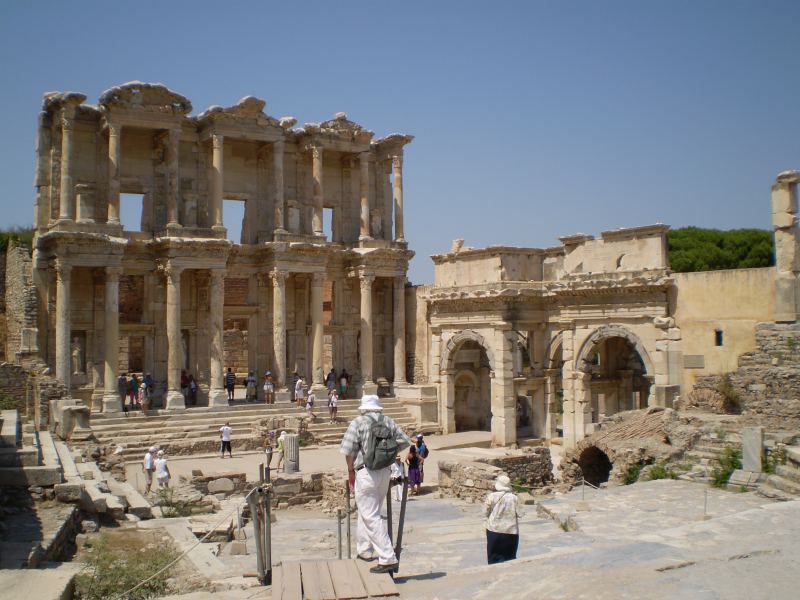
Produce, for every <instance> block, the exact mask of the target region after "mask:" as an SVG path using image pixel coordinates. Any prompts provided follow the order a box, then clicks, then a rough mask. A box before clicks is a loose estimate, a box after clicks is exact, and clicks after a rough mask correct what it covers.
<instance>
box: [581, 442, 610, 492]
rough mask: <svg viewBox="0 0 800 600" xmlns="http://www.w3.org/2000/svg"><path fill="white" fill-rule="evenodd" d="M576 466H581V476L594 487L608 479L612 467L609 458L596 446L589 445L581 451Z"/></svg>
mask: <svg viewBox="0 0 800 600" xmlns="http://www.w3.org/2000/svg"><path fill="white" fill-rule="evenodd" d="M578 466H579V467H580V468H581V473H582V474H583V478H584V479H585V480H586V481H587V482H588V483H591V484H592V485H593V486H595V487H599V486H600V484H601V483H605V482H607V481H608V478H609V476H610V475H611V469H612V468H613V465H612V464H611V459H609V458H608V455H607V454H606V453H605V452H603V451H602V450H600V448H598V447H597V446H589V447H588V448H586V449H585V450H584V451H583V452H581V455H580V457H579V458H578Z"/></svg>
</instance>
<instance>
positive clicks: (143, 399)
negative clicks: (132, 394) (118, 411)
mask: <svg viewBox="0 0 800 600" xmlns="http://www.w3.org/2000/svg"><path fill="white" fill-rule="evenodd" d="M139 404H140V405H141V407H142V410H150V392H149V390H148V389H147V384H146V383H145V382H144V379H142V381H141V382H139Z"/></svg>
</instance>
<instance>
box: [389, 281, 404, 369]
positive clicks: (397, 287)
mask: <svg viewBox="0 0 800 600" xmlns="http://www.w3.org/2000/svg"><path fill="white" fill-rule="evenodd" d="M392 304H393V309H394V310H393V312H394V315H393V321H394V383H395V384H397V383H406V278H405V277H395V278H394V290H393V291H392Z"/></svg>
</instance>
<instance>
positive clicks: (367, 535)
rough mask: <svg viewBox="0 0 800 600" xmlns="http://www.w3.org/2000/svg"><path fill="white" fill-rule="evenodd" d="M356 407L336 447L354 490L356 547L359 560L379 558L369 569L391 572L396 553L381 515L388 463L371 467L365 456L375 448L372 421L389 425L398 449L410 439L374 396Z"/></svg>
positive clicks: (392, 571)
mask: <svg viewBox="0 0 800 600" xmlns="http://www.w3.org/2000/svg"><path fill="white" fill-rule="evenodd" d="M358 410H359V411H360V412H361V414H360V415H359V416H358V417H356V418H355V419H353V420H352V421H351V422H350V425H349V426H348V427H347V431H346V432H345V434H344V437H343V438H342V445H341V447H340V448H339V452H341V453H342V454H344V455H345V460H346V462H347V480H348V482H349V484H350V487H351V488H352V489H354V490H355V500H356V506H357V508H358V525H357V526H356V549H357V552H358V558H360V559H361V560H367V561H370V560H374V559H375V558H377V559H378V565H377V566H375V567H372V568H371V569H370V571H372V572H373V573H394V572H396V571H397V567H398V562H397V556H396V555H395V553H394V548H392V541H391V539H390V538H389V532H388V530H387V527H386V521H385V520H384V519H383V518H382V517H381V506H382V504H383V500H384V498H385V497H386V493H387V492H388V491H389V477H390V475H391V469H390V466H391V463H389V464H387V465H386V466H385V467H382V468H377V469H371V468H367V467H366V465H365V460H368V459H369V455H370V454H371V451H373V450H374V449H375V448H374V443H373V444H372V445H371V440H374V439H375V438H374V435H373V425H376V424H378V423H379V424H380V425H382V426H384V427H386V428H387V429H388V432H389V435H390V438H387V439H389V440H393V441H394V443H395V444H396V448H397V450H398V451H399V450H402V449H404V448H407V447H408V446H410V445H411V440H410V439H409V438H408V436H407V435H406V434H405V433H403V430H402V429H400V427H398V425H397V423H395V422H394V420H393V419H392V418H391V417H387V416H384V415H383V414H382V411H383V407H382V406H381V403H380V400H379V399H378V397H377V396H375V395H368V396H364V397H363V398H362V399H361V405H360V406H359V407H358ZM392 462H395V461H394V460H392Z"/></svg>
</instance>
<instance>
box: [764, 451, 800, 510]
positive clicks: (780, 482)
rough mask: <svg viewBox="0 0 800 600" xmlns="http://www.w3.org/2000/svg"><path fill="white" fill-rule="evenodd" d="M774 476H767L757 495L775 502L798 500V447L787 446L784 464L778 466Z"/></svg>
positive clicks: (799, 463) (799, 477)
mask: <svg viewBox="0 0 800 600" xmlns="http://www.w3.org/2000/svg"><path fill="white" fill-rule="evenodd" d="M776 471H777V472H776V473H775V474H774V475H768V476H767V480H766V481H765V482H764V483H762V484H761V485H760V486H759V488H758V490H757V493H758V494H759V495H760V496H764V497H766V498H774V499H775V500H796V499H797V498H800V446H787V448H786V464H785V465H779V466H778V468H777V469H776Z"/></svg>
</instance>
